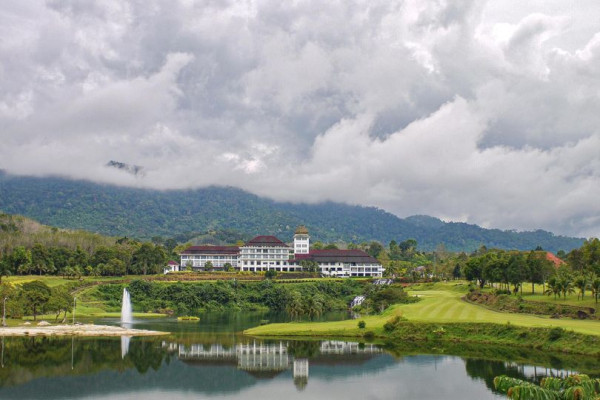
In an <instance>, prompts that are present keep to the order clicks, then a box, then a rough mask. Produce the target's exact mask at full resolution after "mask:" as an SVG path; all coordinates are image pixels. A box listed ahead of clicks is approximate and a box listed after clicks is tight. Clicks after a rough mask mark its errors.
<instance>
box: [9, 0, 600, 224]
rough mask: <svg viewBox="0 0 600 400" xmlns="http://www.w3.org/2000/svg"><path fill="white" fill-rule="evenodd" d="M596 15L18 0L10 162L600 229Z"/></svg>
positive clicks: (531, 6)
mask: <svg viewBox="0 0 600 400" xmlns="http://www.w3.org/2000/svg"><path fill="white" fill-rule="evenodd" d="M599 13H600V4H598V3H597V2H594V1H588V0H586V1H582V2H581V3H577V4H576V5H575V6H572V7H571V6H569V7H566V6H565V5H564V2H560V1H544V2H539V1H537V0H536V1H534V0H532V1H525V2H519V6H518V7H516V6H515V5H514V4H513V5H511V4H508V3H504V2H489V3H486V2H482V1H465V2H450V1H442V0H439V1H434V2H420V1H414V0H413V1H396V2H389V1H369V2H361V1H348V2H339V3H338V2H321V1H300V2H262V1H261V2H259V1H192V0H188V1H178V2H174V1H141V0H140V1H134V0H131V1H123V0H118V1H117V0H115V1H103V2H96V1H80V0H78V1H47V2H43V1H32V2H20V1H12V2H4V3H3V4H2V6H0V38H1V39H0V88H1V89H2V90H1V91H0V128H1V135H2V141H3V146H2V147H0V168H2V169H6V170H8V171H10V172H14V173H20V174H36V175H43V174H61V175H69V176H72V177H75V178H88V179H93V180H97V181H101V182H112V183H117V184H122V185H135V186H145V187H156V188H174V187H196V186H202V185H210V184H215V183H217V184H228V185H234V186H239V187H242V188H244V189H247V190H250V191H252V192H254V193H258V194H261V195H265V196H269V197H271V198H275V199H278V200H290V201H309V202H317V201H322V200H334V201H343V202H349V203H356V204H365V205H376V206H380V207H383V208H385V209H387V210H390V211H392V212H394V213H396V214H398V215H400V216H406V215H410V214H431V215H436V216H440V217H443V218H447V219H451V220H461V221H468V222H474V223H479V224H483V225H485V226H490V227H501V228H518V229H534V228H538V227H541V228H546V229H551V230H554V231H556V232H560V233H568V234H580V235H598V234H600V231H599V230H598V223H599V222H600V205H599V204H600V203H599V202H597V201H596V199H597V198H598V197H599V195H600V165H599V164H600V161H599V156H598V154H600V133H599V131H598V129H599V127H600V114H599V113H598V112H597V110H598V109H600V107H599V106H600V104H599V102H600V89H599V88H600V73H599V72H598V71H600V34H598V29H597V26H596V22H595V21H594V18H593V16H595V15H598V14H599ZM109 160H118V161H122V162H126V163H129V164H135V165H142V166H144V167H145V168H144V170H145V172H146V173H145V176H144V177H143V178H134V177H132V176H129V175H127V174H122V173H120V171H117V170H112V169H108V168H106V167H105V164H106V163H107V162H108V161H109ZM74 166H76V168H75V167H74ZM357 188H359V190H357Z"/></svg>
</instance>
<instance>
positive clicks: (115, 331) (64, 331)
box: [0, 324, 169, 337]
mask: <svg viewBox="0 0 600 400" xmlns="http://www.w3.org/2000/svg"><path fill="white" fill-rule="evenodd" d="M168 334H169V332H159V331H149V330H145V329H129V328H121V327H119V326H108V325H92V324H84V325H45V326H39V325H38V326H32V325H25V326H23V325H21V326H12V327H0V336H88V337H90V336H160V335H168Z"/></svg>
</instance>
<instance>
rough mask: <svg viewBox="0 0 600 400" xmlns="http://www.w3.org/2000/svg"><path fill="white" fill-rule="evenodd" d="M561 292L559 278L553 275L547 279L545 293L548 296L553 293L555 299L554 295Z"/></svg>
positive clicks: (558, 294)
mask: <svg viewBox="0 0 600 400" xmlns="http://www.w3.org/2000/svg"><path fill="white" fill-rule="evenodd" d="M561 292H562V286H561V283H560V280H559V279H558V278H557V277H556V276H553V277H551V278H550V279H548V288H547V289H546V291H545V293H546V294H547V295H548V296H550V295H552V294H553V295H554V300H556V297H557V296H560V294H561Z"/></svg>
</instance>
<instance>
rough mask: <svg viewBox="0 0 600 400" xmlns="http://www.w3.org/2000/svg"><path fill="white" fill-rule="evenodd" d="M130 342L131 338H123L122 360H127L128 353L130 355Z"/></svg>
mask: <svg viewBox="0 0 600 400" xmlns="http://www.w3.org/2000/svg"><path fill="white" fill-rule="evenodd" d="M130 341H131V337H129V336H121V358H125V356H126V355H127V353H129V342H130Z"/></svg>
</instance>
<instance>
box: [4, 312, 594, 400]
mask: <svg viewBox="0 0 600 400" xmlns="http://www.w3.org/2000/svg"><path fill="white" fill-rule="evenodd" d="M342 317H343V316H342V315H340V316H328V317H326V318H331V319H335V318H342ZM286 318H288V317H286V316H283V315H275V314H269V315H265V314H261V313H258V314H252V313H238V314H212V315H204V316H202V319H201V321H200V322H199V323H194V322H186V323H182V322H179V323H178V322H176V320H174V319H161V320H146V321H135V320H134V322H133V324H132V325H133V326H134V327H136V328H145V329H162V330H167V331H170V332H174V333H173V334H172V335H170V336H166V337H162V338H156V337H153V338H133V339H131V340H129V339H128V338H74V339H72V338H2V353H1V355H0V357H1V360H0V361H1V368H0V398H2V399H20V400H22V399H46V400H52V399H105V398H106V399H108V398H110V399H147V400H151V399H164V398H169V399H192V398H193V399H198V398H202V399H204V398H219V399H242V398H243V399H254V398H260V399H271V398H272V399H275V398H277V399H281V398H284V399H286V400H288V399H296V398H302V399H337V398H343V399H398V398H401V399H440V398H444V399H497V398H503V397H502V396H500V395H498V394H495V393H494V392H493V390H492V379H493V377H494V376H496V375H498V374H508V375H511V376H515V377H520V378H525V379H530V380H539V379H540V377H542V376H544V375H548V374H568V373H572V372H573V371H574V369H573V368H574V367H577V368H580V369H585V368H587V367H588V366H590V368H593V366H594V365H597V364H598V362H597V361H598V360H594V359H591V360H588V363H587V364H586V363H585V362H584V361H585V360H582V358H581V357H578V358H572V359H570V358H567V359H564V358H560V357H558V358H556V357H555V358H548V355H547V354H546V355H544V354H537V353H527V354H526V352H525V353H523V352H519V351H516V352H515V350H514V349H504V350H503V349H498V350H493V349H490V348H489V346H488V347H484V348H481V347H479V348H478V347H472V348H466V347H464V346H462V347H461V346H456V345H454V346H453V345H449V346H446V345H444V344H435V343H420V344H411V343H401V344H398V345H397V346H392V347H390V346H389V345H388V346H382V345H377V344H372V343H359V342H345V341H336V340H313V341H291V340H283V341H280V340H258V339H255V338H250V337H245V336H243V335H241V334H240V333H239V332H240V331H241V330H243V329H245V328H248V327H250V326H255V325H257V324H258V323H260V321H261V320H264V319H269V320H270V321H272V322H275V321H284V320H286ZM102 322H104V323H111V324H117V323H118V322H119V321H117V320H103V321H102ZM447 353H449V354H447ZM452 354H458V355H452ZM515 360H517V361H515ZM584 372H587V371H584Z"/></svg>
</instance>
